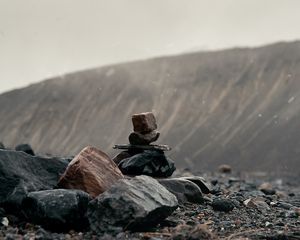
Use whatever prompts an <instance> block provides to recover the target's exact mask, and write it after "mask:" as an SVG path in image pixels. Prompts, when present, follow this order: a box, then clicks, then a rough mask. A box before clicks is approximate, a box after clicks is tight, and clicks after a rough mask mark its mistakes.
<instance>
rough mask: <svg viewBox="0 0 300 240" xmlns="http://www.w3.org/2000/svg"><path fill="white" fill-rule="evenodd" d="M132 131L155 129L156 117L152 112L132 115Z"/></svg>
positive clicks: (143, 131) (142, 131)
mask: <svg viewBox="0 0 300 240" xmlns="http://www.w3.org/2000/svg"><path fill="white" fill-rule="evenodd" d="M132 124H133V131H135V132H139V133H149V132H152V131H154V130H156V129H157V124H156V119H155V117H154V115H153V113H152V112H145V113H139V114H134V115H132Z"/></svg>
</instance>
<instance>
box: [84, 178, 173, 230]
mask: <svg viewBox="0 0 300 240" xmlns="http://www.w3.org/2000/svg"><path fill="white" fill-rule="evenodd" d="M177 205H178V202H177V199H176V197H175V196H174V195H173V194H172V193H170V192H169V191H168V190H167V189H166V188H165V187H163V186H162V185H161V184H159V183H158V181H156V180H155V179H153V178H150V177H148V176H138V177H134V178H131V179H122V180H120V181H119V182H118V183H117V184H115V185H114V186H112V187H111V188H110V189H109V190H107V191H106V192H104V193H103V194H101V195H99V196H98V197H97V198H96V199H94V200H93V201H91V202H90V203H89V206H88V218H89V222H90V225H91V229H92V230H93V231H94V232H105V231H120V230H122V229H124V230H132V231H142V230H143V229H149V228H151V227H153V226H155V225H157V224H158V223H159V222H160V221H162V220H163V219H165V218H166V217H167V216H169V215H170V214H171V213H172V212H173V211H174V210H175V209H176V208H177Z"/></svg>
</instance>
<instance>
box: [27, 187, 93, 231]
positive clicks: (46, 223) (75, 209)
mask: <svg viewBox="0 0 300 240" xmlns="http://www.w3.org/2000/svg"><path fill="white" fill-rule="evenodd" d="M90 200H91V197H90V196H89V195H88V194H87V193H85V192H83V191H80V190H67V189H55V190H46V191H39V192H31V193H29V194H28V196H27V197H26V198H25V199H24V200H23V203H22V209H23V212H24V215H25V216H26V220H27V221H29V222H32V223H34V224H38V225H41V226H43V227H44V228H46V229H49V230H52V231H59V232H60V231H68V230H70V229H74V230H78V231H80V230H85V229H87V228H88V219H87V217H86V211H87V206H88V202H89V201H90Z"/></svg>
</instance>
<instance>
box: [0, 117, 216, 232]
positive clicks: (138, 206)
mask: <svg viewBox="0 0 300 240" xmlns="http://www.w3.org/2000/svg"><path fill="white" fill-rule="evenodd" d="M132 123H133V132H132V133H131V134H130V135H129V142H130V144H124V145H116V146H115V147H116V148H118V149H123V151H122V152H121V153H120V154H118V155H117V156H116V157H115V158H114V160H112V159H110V157H109V156H108V155H107V154H106V153H104V152H102V151H101V150H99V149H98V148H96V147H93V146H87V147H85V148H84V149H82V150H81V151H80V152H79V153H78V154H77V155H76V156H75V157H74V158H73V159H72V160H71V159H69V158H59V157H52V158H51V157H50V158H49V157H41V156H33V155H34V153H33V151H32V149H31V148H30V146H28V145H21V146H18V147H17V148H16V150H17V151H14V150H9V149H0V165H1V166H3V168H0V176H2V178H1V187H0V214H2V215H0V223H1V222H2V224H3V223H4V224H6V225H9V224H10V223H9V221H10V220H8V218H7V217H6V216H8V215H14V216H16V217H17V219H20V220H21V221H23V222H30V223H33V224H37V225H41V226H42V227H43V228H45V229H47V230H50V231H54V232H65V231H69V230H71V229H73V230H76V231H92V232H93V233H96V234H97V235H99V236H100V235H103V234H104V233H109V234H113V235H115V234H118V233H120V232H122V231H146V230H147V229H152V228H153V227H155V226H156V225H157V224H159V223H160V222H161V221H163V220H164V219H165V218H167V217H168V216H170V215H171V214H172V212H173V211H175V209H176V208H177V207H178V204H183V203H187V202H190V203H202V202H203V201H204V198H203V195H202V193H204V194H206V193H209V192H210V188H209V185H208V184H207V183H206V182H205V181H204V179H202V178H201V177H197V176H187V177H177V178H169V177H170V176H171V175H172V174H173V172H174V171H175V164H174V162H173V161H172V160H170V159H169V158H168V157H166V156H165V154H164V151H167V150H170V148H169V147H168V146H166V145H155V144H153V142H154V141H156V140H157V139H158V137H159V132H158V131H157V124H156V120H155V117H154V115H153V113H149V112H148V113H140V114H135V115H133V116H132ZM0 148H4V146H3V144H1V143H0ZM70 160H71V161H70ZM124 175H127V176H124ZM138 175H140V176H138ZM145 175H148V176H145ZM141 196H142V197H141ZM1 212H2V213H1Z"/></svg>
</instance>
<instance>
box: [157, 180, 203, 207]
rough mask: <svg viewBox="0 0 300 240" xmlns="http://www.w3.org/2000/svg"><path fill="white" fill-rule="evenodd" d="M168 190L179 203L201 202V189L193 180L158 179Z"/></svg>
mask: <svg viewBox="0 0 300 240" xmlns="http://www.w3.org/2000/svg"><path fill="white" fill-rule="evenodd" d="M158 181H159V183H160V184H161V185H163V186H164V187H165V188H166V189H168V191H170V192H171V193H173V194H174V195H175V196H176V197H177V200H178V202H179V203H181V204H182V203H187V202H190V203H203V202H204V199H203V196H202V192H201V189H200V188H199V187H198V186H197V185H196V184H195V183H193V182H191V181H188V180H185V179H181V178H173V179H160V180H158Z"/></svg>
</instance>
